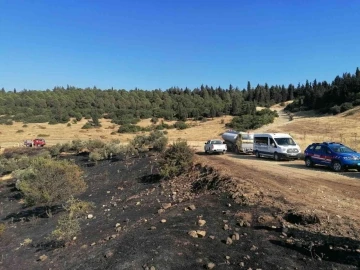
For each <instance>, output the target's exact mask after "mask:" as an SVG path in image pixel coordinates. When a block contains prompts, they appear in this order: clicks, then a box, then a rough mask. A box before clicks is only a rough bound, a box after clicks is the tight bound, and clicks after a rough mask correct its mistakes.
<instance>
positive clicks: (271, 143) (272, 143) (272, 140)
mask: <svg viewBox="0 0 360 270" xmlns="http://www.w3.org/2000/svg"><path fill="white" fill-rule="evenodd" d="M270 145H272V146H275V142H274V139H273V138H270Z"/></svg>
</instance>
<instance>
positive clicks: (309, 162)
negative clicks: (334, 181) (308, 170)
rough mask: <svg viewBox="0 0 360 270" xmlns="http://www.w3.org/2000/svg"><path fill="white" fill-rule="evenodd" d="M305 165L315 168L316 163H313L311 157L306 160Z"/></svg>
mask: <svg viewBox="0 0 360 270" xmlns="http://www.w3.org/2000/svg"><path fill="white" fill-rule="evenodd" d="M305 165H306V167H314V163H313V162H312V160H311V159H310V158H309V157H307V158H306V159H305Z"/></svg>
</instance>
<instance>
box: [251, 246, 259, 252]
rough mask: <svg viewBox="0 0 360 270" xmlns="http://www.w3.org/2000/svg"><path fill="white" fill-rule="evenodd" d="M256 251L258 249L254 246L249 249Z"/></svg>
mask: <svg viewBox="0 0 360 270" xmlns="http://www.w3.org/2000/svg"><path fill="white" fill-rule="evenodd" d="M257 249H258V247H257V246H254V245H253V246H252V247H251V248H250V250H251V251H255V250H257Z"/></svg>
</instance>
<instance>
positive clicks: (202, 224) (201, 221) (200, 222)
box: [198, 219, 206, 227]
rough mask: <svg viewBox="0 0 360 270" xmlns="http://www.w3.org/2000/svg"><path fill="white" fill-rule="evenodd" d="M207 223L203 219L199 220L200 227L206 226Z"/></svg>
mask: <svg viewBox="0 0 360 270" xmlns="http://www.w3.org/2000/svg"><path fill="white" fill-rule="evenodd" d="M205 223H206V221H205V220H203V219H199V220H198V225H199V226H200V227H202V226H204V225H205Z"/></svg>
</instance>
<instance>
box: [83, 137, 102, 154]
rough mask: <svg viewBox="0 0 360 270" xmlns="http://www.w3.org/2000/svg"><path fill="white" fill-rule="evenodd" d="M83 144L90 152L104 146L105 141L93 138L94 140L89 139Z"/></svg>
mask: <svg viewBox="0 0 360 270" xmlns="http://www.w3.org/2000/svg"><path fill="white" fill-rule="evenodd" d="M85 145H86V147H87V148H88V149H89V151H90V152H91V151H93V150H94V149H98V148H103V147H104V146H105V143H104V142H103V141H101V140H98V139H95V140H89V141H88V142H87V143H86V144H85Z"/></svg>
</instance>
